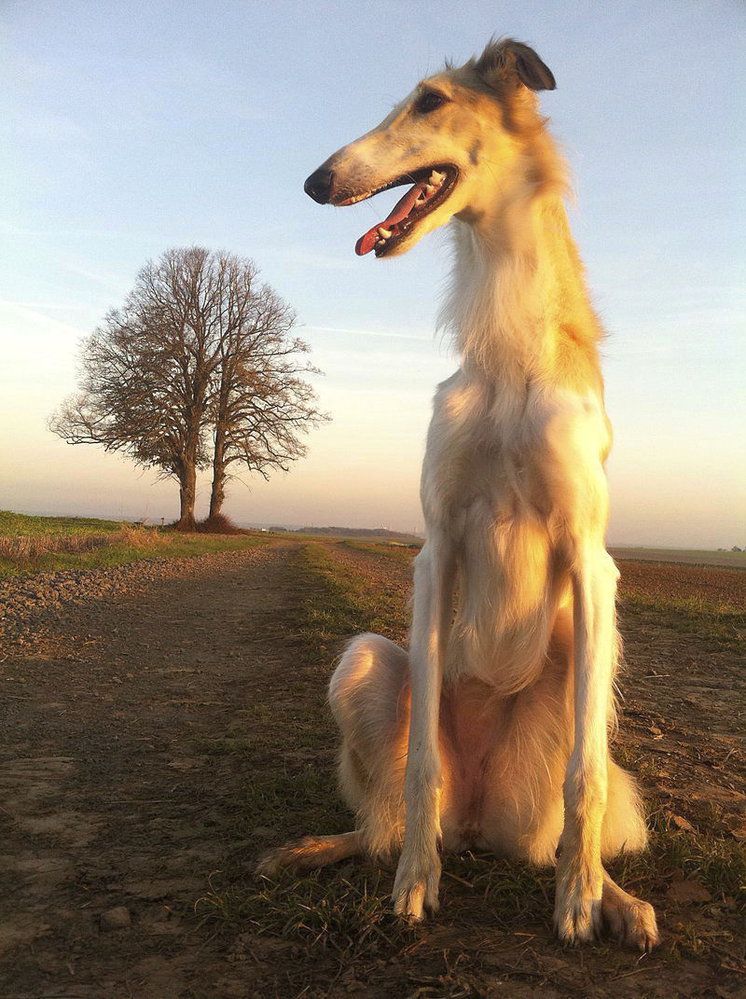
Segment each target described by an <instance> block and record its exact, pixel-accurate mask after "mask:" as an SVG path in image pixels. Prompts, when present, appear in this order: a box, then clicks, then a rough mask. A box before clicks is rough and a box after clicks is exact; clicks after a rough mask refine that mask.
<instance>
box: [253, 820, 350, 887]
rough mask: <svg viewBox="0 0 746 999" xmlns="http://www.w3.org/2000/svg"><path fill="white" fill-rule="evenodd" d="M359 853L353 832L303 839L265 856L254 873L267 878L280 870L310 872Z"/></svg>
mask: <svg viewBox="0 0 746 999" xmlns="http://www.w3.org/2000/svg"><path fill="white" fill-rule="evenodd" d="M362 852H363V838H362V835H361V834H360V833H359V832H357V831H355V832H347V833H340V834H339V835H338V836H304V837H303V838H302V839H298V840H294V841H293V842H292V843H286V844H285V846H278V847H277V848H276V849H275V850H269V851H268V852H267V853H265V854H264V855H263V856H262V857H261V859H260V860H259V863H258V864H257V868H256V872H257V874H264V875H266V876H268V877H271V876H273V875H275V874H277V873H278V871H280V870H281V869H282V868H289V869H290V870H293V871H310V870H313V869H314V868H315V867H324V866H325V865H326V864H336V863H337V861H338V860H346V859H347V857H354V856H355V855H356V854H359V853H362Z"/></svg>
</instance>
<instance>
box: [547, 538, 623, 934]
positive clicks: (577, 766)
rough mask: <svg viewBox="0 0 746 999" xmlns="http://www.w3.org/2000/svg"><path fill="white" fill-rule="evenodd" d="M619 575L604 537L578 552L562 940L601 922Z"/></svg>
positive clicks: (558, 922) (559, 919)
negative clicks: (608, 729) (572, 720)
mask: <svg viewBox="0 0 746 999" xmlns="http://www.w3.org/2000/svg"><path fill="white" fill-rule="evenodd" d="M618 576H619V573H618V571H617V568H616V566H615V565H614V562H613V560H612V558H611V556H610V555H608V553H607V552H606V550H605V549H604V547H603V545H602V544H601V542H598V543H596V544H593V545H591V544H587V545H584V546H583V547H582V548H580V549H579V550H578V551H577V555H576V560H575V566H574V569H573V602H574V626H575V629H574V630H575V690H574V702H575V741H574V746H573V751H572V755H571V756H570V759H569V761H568V766H567V774H566V778H565V784H564V800H565V825H564V829H563V832H562V838H561V840H560V846H559V856H558V860H557V895H556V902H555V909H554V921H555V926H556V928H557V933H558V934H559V936H560V937H561V939H563V940H567V941H574V940H590V939H592V938H593V937H594V936H596V935H597V934H598V932H599V930H600V928H601V913H602V905H601V900H602V893H603V883H604V870H603V867H602V863H601V827H602V823H603V819H604V814H605V812H606V797H607V782H608V735H607V725H608V719H609V711H610V698H611V685H612V680H613V670H614V662H615V658H616V647H617V638H616V613H615V596H616V584H617V579H618Z"/></svg>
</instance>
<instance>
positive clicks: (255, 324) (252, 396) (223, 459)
mask: <svg viewBox="0 0 746 999" xmlns="http://www.w3.org/2000/svg"><path fill="white" fill-rule="evenodd" d="M225 269H226V277H227V282H228V293H227V296H226V307H227V308H226V311H227V321H226V322H225V324H224V327H223V330H222V335H221V338H220V345H219V350H220V363H219V364H218V365H217V367H216V370H215V385H214V391H213V397H212V406H211V423H212V426H213V457H212V469H213V478H212V490H211V494H210V518H211V519H212V518H215V517H218V516H219V515H220V513H221V511H222V507H223V502H224V500H225V486H226V481H227V479H228V477H229V474H230V469H231V466H238V467H243V469H245V470H247V471H249V472H258V473H259V474H260V475H262V476H263V477H264V478H265V479H266V478H268V477H269V473H270V471H271V470H276V469H282V470H285V471H287V469H288V467H289V465H290V462H292V461H295V460H296V459H297V458H301V457H303V456H304V455H305V453H306V448H305V445H304V444H303V442H302V441H301V435H302V434H304V433H305V432H306V431H307V430H308V429H309V427H310V426H312V425H314V424H316V423H318V422H319V421H320V420H325V419H327V417H326V416H325V414H323V413H321V412H320V411H319V409H318V408H317V405H316V402H317V399H316V394H315V392H314V391H313V389H312V387H311V386H310V385H309V383H308V382H307V381H305V379H304V378H303V375H305V374H311V373H316V372H317V369H316V368H314V367H313V366H312V365H311V364H310V363H309V362H308V361H307V358H306V355H307V354H308V352H309V347H308V344H306V343H305V342H304V341H303V340H300V339H298V338H297V337H293V336H292V335H291V334H292V330H293V328H294V326H295V322H296V316H295V313H294V311H293V310H292V309H291V308H290V307H289V306H288V305H287V304H286V303H285V302H283V301H282V299H281V298H279V297H278V296H277V295H276V294H275V292H274V291H273V290H272V289H271V288H270V287H269V286H268V285H258V283H257V275H256V269H255V268H254V267H253V265H252V264H251V263H250V262H246V261H241V260H238V259H237V258H235V257H231V258H227V259H226V260H225Z"/></svg>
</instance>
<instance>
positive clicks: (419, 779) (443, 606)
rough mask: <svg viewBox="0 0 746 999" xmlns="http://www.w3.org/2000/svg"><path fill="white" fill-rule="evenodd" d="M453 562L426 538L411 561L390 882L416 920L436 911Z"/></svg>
mask: <svg viewBox="0 0 746 999" xmlns="http://www.w3.org/2000/svg"><path fill="white" fill-rule="evenodd" d="M453 580H454V561H453V552H452V549H451V546H450V543H449V542H447V541H445V540H444V539H443V540H441V539H433V540H429V541H428V543H427V544H426V545H425V547H424V548H423V549H422V551H421V552H420V554H419V555H418V556H417V559H416V560H415V570H414V614H413V620H412V635H411V640H410V652H409V663H410V683H411V691H412V706H411V712H410V726H409V753H408V757H407V771H406V778H405V782H404V804H405V825H404V843H403V846H402V853H401V857H400V858H399V866H398V868H397V871H396V880H395V882H394V892H393V901H394V909H395V911H396V912H397V913H398V914H399V915H401V916H405V917H406V918H408V919H411V920H415V921H417V920H420V919H422V916H423V910H424V909H427V910H428V911H430V912H435V911H437V908H438V883H439V881H440V856H439V850H438V847H439V843H440V837H441V831H440V790H441V774H440V754H439V750H438V724H439V722H438V716H439V710H440V688H441V682H442V678H443V660H444V657H445V649H446V643H447V640H448V631H449V628H450V622H451V614H452V607H453Z"/></svg>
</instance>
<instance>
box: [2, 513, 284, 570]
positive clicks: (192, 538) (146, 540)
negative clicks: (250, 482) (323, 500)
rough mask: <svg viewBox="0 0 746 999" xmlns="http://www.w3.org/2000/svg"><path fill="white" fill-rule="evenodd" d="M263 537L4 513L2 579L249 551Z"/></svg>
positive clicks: (111, 521)
mask: <svg viewBox="0 0 746 999" xmlns="http://www.w3.org/2000/svg"><path fill="white" fill-rule="evenodd" d="M263 537H264V536H263V535H261V534H259V533H256V534H246V535H209V534H181V533H177V532H174V531H169V530H163V529H158V528H155V527H144V526H142V525H137V524H128V523H121V522H117V521H113V520H95V519H93V518H86V517H32V516H29V515H27V514H22V513H11V512H10V511H8V510H0V579H3V578H8V577H11V576H25V575H30V574H33V573H36V572H49V571H54V570H57V569H102V568H106V567H112V566H116V565H125V564H126V563H128V562H136V561H138V560H139V559H145V558H165V557H171V558H178V557H181V558H184V557H188V556H194V555H204V554H206V553H207V552H218V551H236V550H241V549H245V548H250V547H252V546H253V545H255V544H257V542H258V541H259V540H261V539H262V538H263Z"/></svg>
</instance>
